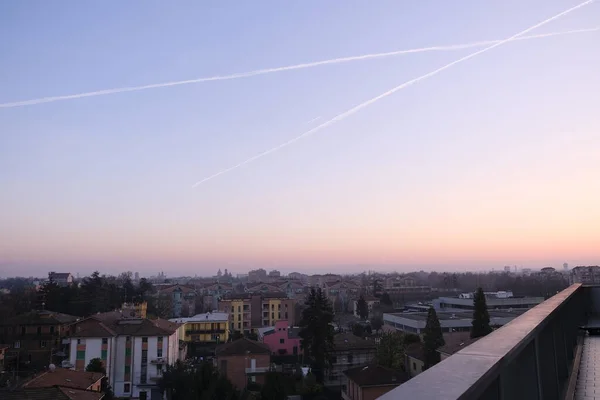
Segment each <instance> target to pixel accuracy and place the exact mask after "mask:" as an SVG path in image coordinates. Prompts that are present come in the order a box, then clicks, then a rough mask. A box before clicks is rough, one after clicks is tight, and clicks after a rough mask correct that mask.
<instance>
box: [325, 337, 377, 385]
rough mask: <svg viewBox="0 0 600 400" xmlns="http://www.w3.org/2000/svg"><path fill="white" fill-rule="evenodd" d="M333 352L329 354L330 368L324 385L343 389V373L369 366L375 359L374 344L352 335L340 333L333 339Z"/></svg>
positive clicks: (375, 348) (344, 382) (344, 380)
mask: <svg viewBox="0 0 600 400" xmlns="http://www.w3.org/2000/svg"><path fill="white" fill-rule="evenodd" d="M333 345H334V350H333V352H332V353H331V356H332V357H331V367H330V369H329V374H328V375H326V376H325V381H324V385H325V386H329V387H340V388H343V386H344V385H346V376H345V375H344V371H345V370H347V369H349V368H352V367H356V366H364V365H367V364H371V363H372V362H373V360H374V359H375V353H376V350H377V346H376V345H375V342H374V341H372V340H368V339H362V338H359V337H357V336H354V335H353V334H352V333H340V334H337V335H335V336H334V337H333Z"/></svg>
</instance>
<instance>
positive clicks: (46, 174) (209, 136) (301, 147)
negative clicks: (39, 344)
mask: <svg viewBox="0 0 600 400" xmlns="http://www.w3.org/2000/svg"><path fill="white" fill-rule="evenodd" d="M580 3H581V1H571V0H569V1H558V0H552V1H542V0H534V1H530V2H527V3H526V4H523V2H519V1H517V0H510V1H504V2H493V3H489V2H488V3H485V4H481V3H480V2H476V1H474V0H469V1H466V2H463V3H461V5H456V4H441V5H439V6H436V8H435V9H431V8H430V7H427V5H425V4H411V5H405V4H396V3H395V2H385V3H378V4H360V5H356V7H355V8H352V9H348V8H347V7H344V6H343V4H341V3H339V4H337V3H327V4H322V3H320V2H305V3H303V4H296V5H289V4H286V5H284V4H268V5H267V4H252V5H247V4H244V5H237V6H236V8H235V9H230V8H227V7H219V6H208V5H202V4H195V3H189V4H187V5H186V6H185V7H181V8H177V9H174V8H172V7H169V5H167V4H145V3H144V5H143V6H141V4H142V3H136V2H131V3H128V4H123V5H120V6H119V13H115V12H114V10H115V8H114V7H111V6H106V5H89V4H87V5H69V6H67V5H60V4H59V5H49V4H39V5H36V7H25V6H24V5H21V4H8V3H7V4H1V5H0V22H2V23H0V34H1V35H2V36H3V37H7V38H19V40H9V41H7V42H6V43H4V44H3V45H2V48H3V54H5V57H4V60H3V61H4V62H3V63H2V64H0V87H2V88H3V90H2V91H1V93H0V104H9V103H14V102H19V101H28V100H31V99H43V98H46V97H52V96H63V95H70V94H73V93H92V92H94V91H98V90H102V89H106V88H126V87H138V86H144V85H151V84H153V83H155V82H172V81H179V80H186V79H194V78H196V77H198V76H207V77H210V76H227V75H229V74H236V73H241V72H243V71H256V70H261V69H269V68H276V67H279V66H286V65H288V66H290V65H292V66H293V65H299V64H303V63H314V62H318V61H319V60H335V59H338V58H343V57H351V56H355V55H361V54H363V55H367V54H379V53H384V52H390V51H398V49H419V48H423V47H428V46H451V45H456V44H461V43H463V44H469V43H474V42H482V41H490V40H492V41H493V40H496V41H497V40H502V39H506V38H509V37H511V36H512V35H514V34H515V33H517V32H520V31H523V30H524V29H527V28H528V27H530V26H533V25H534V24H537V23H540V22H542V21H544V20H546V19H547V18H550V17H552V16H553V15H556V14H557V13H560V12H562V11H564V10H565V9H566V8H568V7H575V6H577V5H578V4H580ZM109 4H110V3H109ZM113 4H114V3H113ZM317 6H318V7H317ZM316 10H318V12H316ZM448 15H459V16H460V18H447V16H448ZM598 15H600V7H599V4H598V2H595V3H592V4H590V5H587V6H586V7H585V8H582V9H580V10H575V11H573V12H572V13H569V14H568V15H566V16H564V17H562V18H560V19H557V20H555V21H552V22H551V23H549V24H547V25H545V26H543V27H541V28H539V29H538V30H534V31H532V32H530V33H528V34H530V35H544V34H550V33H552V34H554V33H557V32H569V31H578V30H588V31H585V32H579V33H573V34H568V35H567V34H565V35H562V34H561V35H555V36H549V37H543V38H537V39H531V40H519V41H514V42H509V43H506V44H504V45H502V46H499V47H498V48H494V49H492V50H490V51H489V52H486V53H485V54H481V55H480V56H477V57H476V58H472V59H469V60H467V61H465V62H461V63H460V65H455V66H453V67H452V68H451V69H448V70H444V71H443V72H441V73H439V74H437V75H436V76H431V77H430V78H429V79H427V80H426V81H423V82H420V83H419V84H418V85H414V86H411V87H407V88H406V90H402V91H399V92H398V93H392V94H390V95H389V96H387V97H385V98H381V99H380V101H378V102H377V103H376V104H372V105H370V106H369V107H368V108H365V109H361V111H360V113H359V112H356V113H352V115H349V116H348V117H347V118H346V117H344V119H343V120H341V119H340V120H336V121H337V122H336V123H335V124H331V125H325V124H327V123H328V121H331V120H334V119H335V118H337V116H339V115H343V113H344V112H345V111H346V110H351V109H352V107H356V106H357V105H360V104H363V103H364V102H365V101H368V100H369V99H372V98H375V96H379V95H380V94H381V93H386V91H388V90H390V88H395V87H398V85H402V84H403V82H410V81H411V80H414V79H417V78H419V77H421V76H424V75H425V74H427V73H430V72H431V71H436V70H437V69H441V68H444V66H445V65H449V64H451V63H454V62H456V60H460V59H462V58H463V57H466V56H468V55H469V54H472V53H474V52H475V51H478V50H481V49H480V48H474V49H473V48H464V49H454V50H451V51H450V50H448V51H432V52H421V53H415V54H402V55H399V56H393V57H379V58H369V59H365V60H356V61H352V62H343V63H337V62H336V63H331V64H325V65H320V66H318V67H314V68H312V67H311V68H303V69H294V70H289V71H280V72H277V73H265V74H262V75H257V76H249V77H247V78H245V79H227V80H219V81H216V80H215V81H209V82H204V83H202V84H189V85H179V86H173V87H158V88H154V89H151V90H139V91H131V92H116V93H114V94H110V95H98V96H89V97H81V98H73V99H70V100H68V101H66V100H65V101H53V102H48V103H44V102H39V103H33V104H32V105H27V106H22V107H21V106H18V107H16V106H15V107H3V108H0V132H1V133H0V184H1V185H2V186H3V192H2V193H3V195H2V196H0V227H1V228H0V276H13V275H19V274H21V272H22V274H23V275H31V274H33V275H35V273H32V272H26V271H38V272H37V273H38V274H40V275H44V274H45V273H47V272H48V271H50V270H70V271H71V272H73V273H77V272H81V273H82V274H88V273H91V272H92V271H94V270H96V269H98V270H100V271H102V272H104V271H106V272H107V273H116V272H120V271H123V270H132V271H134V270H135V271H140V272H142V273H144V274H145V272H144V271H153V272H157V271H161V270H164V271H165V272H166V273H168V274H169V275H171V271H173V274H174V275H175V274H181V275H192V276H193V275H194V274H198V275H203V274H209V273H211V271H216V270H217V269H218V268H221V269H224V268H229V269H230V270H232V271H236V270H237V269H238V268H237V267H235V265H236V264H238V265H239V264H242V265H244V266H245V267H243V269H244V270H249V269H253V268H261V267H262V268H265V269H271V268H276V269H279V270H282V272H283V271H287V272H292V271H294V270H297V271H298V272H304V271H303V270H300V269H301V268H304V270H305V271H317V270H323V269H327V271H326V272H331V273H350V272H360V271H362V270H365V269H375V268H379V267H380V268H381V269H382V270H387V267H386V266H398V268H406V271H402V270H401V271H399V272H408V271H412V270H419V269H424V270H432V269H437V270H440V271H445V270H458V271H465V270H473V269H477V268H480V269H481V270H490V269H492V268H496V269H501V268H502V267H503V266H504V265H519V266H523V267H528V268H534V269H536V268H541V267H544V266H554V267H556V268H560V266H562V264H563V263H564V262H568V263H569V265H571V266H576V265H597V264H598V260H599V259H600V250H599V248H598V246H597V244H598V240H597V236H598V235H597V233H596V229H595V228H596V226H597V225H598V223H599V222H600V210H599V209H598V207H597V205H596V204H595V203H596V202H595V199H596V198H597V197H598V195H600V181H599V180H598V179H597V177H596V175H597V173H595V172H597V171H599V170H600V157H597V155H598V154H600V136H599V135H598V134H597V132H598V131H600V120H598V116H597V107H595V104H599V103H600V80H599V79H598V75H597V73H596V71H598V70H600V53H598V52H594V51H590V49H593V48H594V46H597V42H598V39H599V37H600V33H599V32H598V31H597V30H595V31H594V29H596V28H597V25H598V22H597V21H598ZM58 18H60V19H61V21H62V20H64V21H65V22H64V23H61V25H60V26H56V25H55V24H54V23H53V21H56V20H57V19H58ZM75 33H78V34H75ZM99 38H101V40H100V39H99ZM483 47H485V46H483ZM340 113H342V114H340ZM322 124H323V125H325V126H324V127H323V129H321V130H320V131H319V132H318V134H314V135H312V134H310V137H308V136H307V137H306V138H305V139H304V140H302V141H297V142H296V141H295V138H297V137H299V136H298V135H303V134H304V133H306V132H311V129H313V128H315V127H317V126H320V125H322ZM289 141H294V142H293V143H294V145H293V146H287V145H286V146H285V148H284V147H281V144H282V143H288V142H289ZM269 149H277V150H276V151H274V152H270V153H268V154H267V155H268V157H267V156H264V157H263V156H260V157H256V155H260V154H263V152H265V151H269ZM245 160H252V162H251V163H246V161H245ZM232 167H233V168H232ZM219 171H227V173H223V174H221V173H220V172H219ZM213 176H214V177H218V179H212V177H213ZM206 177H209V178H210V179H206ZM194 182H202V184H201V185H197V187H195V188H193V189H192V188H191V185H192V184H194ZM359 266H368V267H367V268H365V267H362V269H360V270H358V268H360V267H359ZM239 267H240V268H239V269H242V266H241V265H240V266H239ZM354 268H357V270H354ZM240 273H241V272H240Z"/></svg>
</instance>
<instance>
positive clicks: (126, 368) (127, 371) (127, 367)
mask: <svg viewBox="0 0 600 400" xmlns="http://www.w3.org/2000/svg"><path fill="white" fill-rule="evenodd" d="M130 372H131V367H130V366H129V365H126V366H125V373H126V374H128V373H130Z"/></svg>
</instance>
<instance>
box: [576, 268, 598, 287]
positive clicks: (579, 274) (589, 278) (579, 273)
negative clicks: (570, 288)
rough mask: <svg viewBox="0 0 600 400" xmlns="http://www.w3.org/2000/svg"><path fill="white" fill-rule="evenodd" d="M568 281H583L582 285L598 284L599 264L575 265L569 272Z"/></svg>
mask: <svg viewBox="0 0 600 400" xmlns="http://www.w3.org/2000/svg"><path fill="white" fill-rule="evenodd" d="M569 281H570V283H571V284H573V283H583V284H584V285H597V284H600V266H597V265H594V266H589V267H581V266H580V267H575V268H573V269H572V270H571V272H570V274H569Z"/></svg>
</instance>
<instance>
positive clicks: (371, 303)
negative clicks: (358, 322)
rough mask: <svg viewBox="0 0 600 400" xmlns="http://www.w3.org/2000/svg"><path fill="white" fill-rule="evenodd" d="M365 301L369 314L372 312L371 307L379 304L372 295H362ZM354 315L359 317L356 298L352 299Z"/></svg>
mask: <svg viewBox="0 0 600 400" xmlns="http://www.w3.org/2000/svg"><path fill="white" fill-rule="evenodd" d="M363 298H364V299H365V302H366V303H367V308H368V309H369V315H372V314H373V307H375V306H377V305H379V299H378V298H377V297H372V296H364V297H363ZM353 310H354V316H355V317H356V318H360V314H359V312H358V300H354V307H353Z"/></svg>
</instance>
